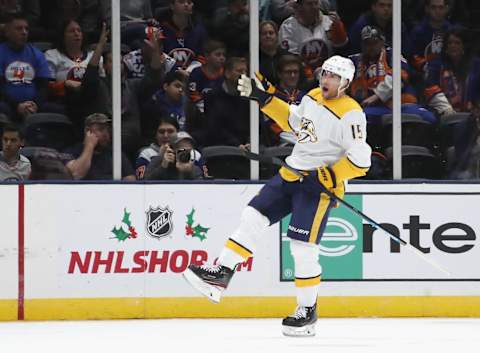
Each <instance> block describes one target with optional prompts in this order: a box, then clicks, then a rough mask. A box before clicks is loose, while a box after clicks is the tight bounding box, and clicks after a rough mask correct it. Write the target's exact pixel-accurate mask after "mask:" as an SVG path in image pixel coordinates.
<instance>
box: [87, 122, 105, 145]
mask: <svg viewBox="0 0 480 353" xmlns="http://www.w3.org/2000/svg"><path fill="white" fill-rule="evenodd" d="M88 129H89V130H90V131H91V132H93V133H94V134H95V136H97V138H98V146H100V147H108V145H110V125H109V124H92V126H90V127H88Z"/></svg>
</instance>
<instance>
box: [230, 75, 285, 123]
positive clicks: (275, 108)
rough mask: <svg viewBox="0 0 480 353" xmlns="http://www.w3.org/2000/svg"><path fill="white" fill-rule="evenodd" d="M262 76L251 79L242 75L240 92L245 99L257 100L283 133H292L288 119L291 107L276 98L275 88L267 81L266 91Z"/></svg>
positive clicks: (239, 83)
mask: <svg viewBox="0 0 480 353" xmlns="http://www.w3.org/2000/svg"><path fill="white" fill-rule="evenodd" d="M261 79H262V76H261V75H260V74H256V77H255V78H250V77H248V76H246V75H242V76H241V77H240V78H239V79H238V87H237V88H238V91H239V92H240V95H241V96H243V97H247V98H248V99H252V100H256V101H257V102H258V104H259V105H260V109H261V111H262V112H264V113H265V114H266V115H267V116H268V117H269V118H270V119H272V120H274V121H275V122H276V123H277V124H278V125H279V126H280V127H281V128H282V130H283V131H292V128H291V127H290V124H289V122H288V118H289V116H290V106H289V104H288V103H286V102H284V101H282V100H281V99H279V98H277V97H275V96H274V95H273V92H275V87H273V86H272V85H270V83H269V82H268V81H266V80H265V85H266V90H265V87H264V85H263V84H262V82H261V81H260V80H261Z"/></svg>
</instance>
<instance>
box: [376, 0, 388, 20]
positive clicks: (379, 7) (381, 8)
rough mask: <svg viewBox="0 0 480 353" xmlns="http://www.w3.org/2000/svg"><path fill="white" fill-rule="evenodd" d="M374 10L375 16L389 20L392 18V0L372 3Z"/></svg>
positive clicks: (379, 0)
mask: <svg viewBox="0 0 480 353" xmlns="http://www.w3.org/2000/svg"><path fill="white" fill-rule="evenodd" d="M372 11H373V14H374V15H375V17H377V18H379V19H381V20H383V21H388V20H390V19H391V18H392V0H378V1H377V2H376V3H375V4H373V5H372Z"/></svg>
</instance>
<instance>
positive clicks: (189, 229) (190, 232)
mask: <svg viewBox="0 0 480 353" xmlns="http://www.w3.org/2000/svg"><path fill="white" fill-rule="evenodd" d="M185 234H186V235H193V228H192V227H191V226H190V225H188V224H187V225H186V226H185Z"/></svg>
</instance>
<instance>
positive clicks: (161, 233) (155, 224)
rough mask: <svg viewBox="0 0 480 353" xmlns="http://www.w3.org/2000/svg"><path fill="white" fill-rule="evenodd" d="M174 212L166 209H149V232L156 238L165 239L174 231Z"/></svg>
mask: <svg viewBox="0 0 480 353" xmlns="http://www.w3.org/2000/svg"><path fill="white" fill-rule="evenodd" d="M172 213H173V212H172V211H171V210H169V209H168V206H167V207H165V208H161V207H156V208H152V207H149V209H148V211H147V232H148V234H150V235H151V236H152V237H154V238H158V239H160V238H163V237H165V236H167V235H168V234H170V232H171V231H172V229H173V224H172Z"/></svg>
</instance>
